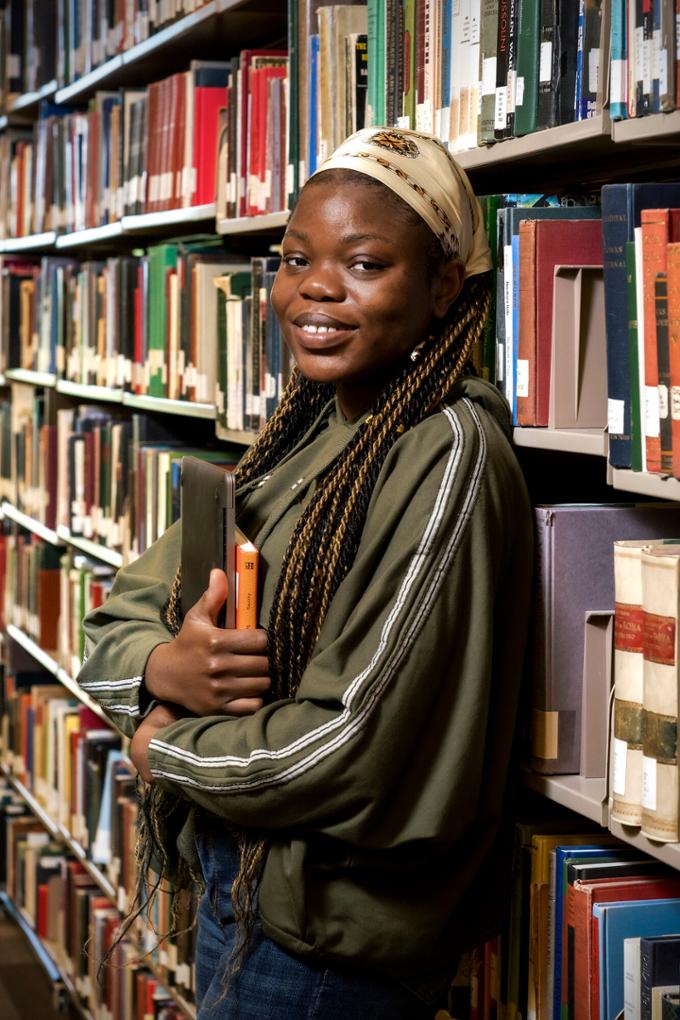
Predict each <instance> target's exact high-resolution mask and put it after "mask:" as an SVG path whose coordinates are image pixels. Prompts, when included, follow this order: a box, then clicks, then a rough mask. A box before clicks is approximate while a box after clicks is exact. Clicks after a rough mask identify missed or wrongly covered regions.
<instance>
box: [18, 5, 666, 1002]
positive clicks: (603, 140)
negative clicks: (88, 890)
mask: <svg viewBox="0 0 680 1020" xmlns="http://www.w3.org/2000/svg"><path fill="white" fill-rule="evenodd" d="M285 29H286V18H285V5H284V4H283V3H281V2H280V0H211V2H209V3H206V4H204V5H203V6H201V7H200V8H199V9H197V10H196V11H194V12H193V13H191V14H188V15H185V16H183V17H180V18H178V19H177V20H176V21H174V22H172V23H170V24H168V25H166V26H165V27H163V28H161V29H160V30H159V31H157V32H156V33H155V34H153V35H152V36H150V37H149V38H148V39H146V40H144V41H143V42H140V43H138V44H137V45H134V46H132V47H130V48H129V49H128V50H127V51H125V52H123V53H119V54H117V55H116V56H113V57H111V58H110V59H108V60H106V61H105V62H103V63H102V64H100V66H98V67H95V68H93V69H92V70H90V71H89V72H88V73H86V74H84V75H83V76H82V77H80V78H78V79H76V80H74V81H69V82H67V83H63V84H59V83H57V81H50V82H48V83H47V84H45V85H44V86H42V87H41V88H40V89H39V90H36V91H35V92H31V93H26V94H24V95H21V96H19V97H18V98H17V99H15V101H14V102H13V103H12V104H11V106H10V107H9V109H8V110H7V111H6V112H5V113H4V114H3V115H2V116H0V131H2V130H4V129H5V128H8V127H9V126H11V124H12V123H13V122H16V121H17V119H18V118H19V117H21V118H29V120H27V121H24V123H30V118H34V117H35V116H36V115H37V113H38V107H39V104H40V102H41V101H42V100H44V99H53V100H54V101H55V102H56V103H59V104H67V105H68V104H75V105H83V104H85V103H87V101H88V100H90V99H91V98H92V97H93V96H94V95H95V93H96V92H97V91H98V90H103V89H107V90H115V89H118V88H121V87H125V86H132V85H135V86H137V85H140V86H142V85H145V84H148V83H150V82H153V81H156V80H158V79H159V78H161V77H163V76H164V75H167V74H168V73H169V72H171V71H173V70H175V69H178V68H180V67H184V66H185V65H187V64H188V62H189V60H190V59H192V58H193V57H195V56H198V55H200V56H203V57H210V56H215V57H221V56H222V55H223V53H224V52H228V53H230V54H231V53H233V52H235V49H236V41H237V42H238V46H240V47H246V46H248V45H251V44H259V43H261V42H262V41H265V42H268V43H272V42H275V41H276V40H277V39H278V38H279V37H282V36H283V35H284V34H285ZM225 47H228V48H227V49H225ZM678 141H680V111H678V110H676V111H674V112H672V113H664V114H655V115H652V116H649V117H644V118H635V119H631V120H623V121H612V120H611V119H610V117H609V114H608V112H607V111H606V110H605V111H604V112H602V113H599V114H598V115H597V116H594V117H591V118H589V119H586V120H582V121H578V122H576V123H573V124H565V125H561V126H558V127H554V128H549V129H546V130H543V131H538V132H534V133H533V134H528V135H525V136H524V137H517V138H508V139H503V140H499V141H497V142H495V143H493V144H491V145H488V146H481V147H478V148H473V149H469V150H466V151H462V152H460V153H457V154H456V159H457V160H458V162H459V163H460V164H461V165H462V166H463V167H464V168H465V169H466V170H467V171H468V172H469V174H470V178H471V180H472V183H473V186H474V187H475V190H476V191H477V192H478V193H484V192H491V191H494V190H508V189H509V188H510V187H511V184H514V183H516V182H521V183H522V185H523V186H525V188H526V187H530V186H531V187H538V186H539V184H541V183H545V187H547V186H548V184H549V183H550V184H552V183H554V182H555V181H556V180H560V179H561V180H564V181H565V182H568V183H569V184H571V183H573V182H579V183H580V184H582V185H586V186H587V184H588V182H593V185H594V186H597V185H599V184H601V183H602V182H603V181H605V180H625V179H626V174H628V173H630V172H637V170H638V169H639V168H642V169H645V170H646V169H647V168H648V167H652V166H653V165H654V164H655V163H658V164H659V165H660V166H662V167H663V168H664V171H665V172H667V171H668V168H669V167H671V166H672V165H673V160H677V145H678ZM676 173H677V168H676ZM525 188H524V189H525ZM288 216H289V213H288V211H285V210H282V211H278V212H272V213H268V214H263V215H259V216H254V217H243V216H239V217H234V218H225V217H223V216H220V215H219V214H218V211H217V207H216V204H215V203H204V204H201V205H197V206H189V207H186V208H180V209H170V210H164V211H161V212H149V213H141V214H137V215H130V216H123V217H122V218H121V219H119V220H116V221H114V222H110V223H105V224H102V225H100V226H95V227H90V228H88V229H84V230H80V231H74V232H70V233H69V232H62V231H58V230H50V231H44V232H41V233H36V234H29V235H27V236H23V237H17V238H6V239H4V240H0V255H3V254H6V255H12V254H16V255H31V254H35V255H41V254H50V255H56V256H59V255H62V256H70V255H78V256H80V255H81V253H83V254H86V255H88V256H90V255H92V256H93V257H99V255H100V253H106V254H110V253H111V252H115V253H118V252H123V251H125V252H127V251H129V250H131V248H132V247H134V246H135V245H139V246H140V247H141V246H144V245H145V244H146V243H147V242H154V241H158V240H159V239H161V238H167V237H171V236H177V235H178V234H180V233H194V232H198V231H204V230H206V231H211V232H214V233H216V234H217V235H220V236H222V237H223V238H226V239H229V240H233V241H234V242H239V243H240V242H241V241H246V242H248V240H249V239H252V243H253V245H254V244H256V243H259V244H260V250H263V249H264V250H266V249H267V246H268V244H270V243H271V242H272V240H275V239H278V238H280V236H281V233H282V231H283V229H284V228H285V225H286V222H287V219H288ZM102 257H103V254H102ZM5 381H6V382H16V383H27V384H30V385H32V386H34V387H36V388H45V389H54V390H55V392H56V393H57V394H61V395H63V396H64V397H69V398H72V399H73V400H78V401H83V402H95V403H96V402H102V403H108V404H113V405H117V404H120V405H121V406H122V407H123V408H130V409H131V410H135V411H148V412H151V413H160V414H163V415H165V416H168V417H170V416H176V417H178V418H196V419H204V420H205V421H208V422H209V421H214V420H215V419H216V417H217V414H216V408H215V404H214V403H209V402H190V401H187V400H174V399H168V398H164V397H157V396H152V395H146V394H145V395H141V394H135V393H131V392H127V391H123V390H120V389H116V388H112V387H101V386H93V385H85V384H81V383H75V382H72V381H70V380H66V379H62V378H58V377H57V376H56V375H55V374H53V373H45V372H35V371H31V370H28V369H8V370H7V371H6V372H5V376H4V380H0V385H2V384H3V383H4V382H5ZM255 435H256V433H255V432H254V431H252V430H240V431H239V430H233V429H231V430H227V429H224V428H222V427H219V428H218V429H217V436H218V438H219V439H221V440H225V441H227V442H230V443H233V444H237V445H239V444H240V445H244V446H247V445H248V444H249V443H251V442H252V441H253V440H254V438H255ZM607 438H608V437H607V433H606V431H603V430H597V429H591V430H576V429H547V428H516V429H514V441H515V444H516V445H517V447H520V448H525V449H529V450H536V451H540V452H541V453H543V454H552V453H554V454H556V455H557V457H559V456H560V455H561V454H572V455H576V456H577V457H584V458H589V459H590V460H593V459H594V458H601V459H602V462H603V463H602V472H603V474H605V472H606V473H607V481H608V482H609V484H610V485H611V486H612V487H613V488H614V489H620V490H623V491H628V492H631V493H639V494H641V495H644V496H649V497H653V498H659V499H670V500H678V501H680V481H678V480H677V479H674V478H663V477H661V476H653V475H646V474H642V473H636V472H632V471H621V470H617V469H610V468H609V469H608V468H607V466H606V457H607V452H608V442H607ZM2 512H3V515H4V516H5V518H7V519H9V520H12V521H14V522H15V523H16V524H18V525H19V526H20V527H22V528H25V529H27V530H29V531H31V532H32V533H33V534H35V535H36V536H37V537H39V538H41V539H43V540H44V541H47V542H49V543H50V544H52V545H64V546H71V547H72V548H74V549H77V550H79V551H81V552H84V553H86V554H87V555H88V556H90V557H92V558H94V559H97V560H99V561H101V562H103V563H106V564H109V565H111V566H113V567H120V566H121V565H122V563H123V557H122V555H121V554H120V553H118V552H116V551H114V550H110V549H108V548H106V547H105V546H103V545H101V544H99V543H97V542H93V541H90V540H88V539H86V538H82V537H78V536H73V535H71V533H70V532H69V530H68V529H67V528H64V527H62V526H59V527H57V529H56V530H52V529H49V528H46V527H45V526H44V525H42V524H41V523H40V522H39V521H36V520H34V519H33V518H31V517H30V516H28V515H27V514H24V513H22V512H21V511H19V510H17V509H16V508H15V507H13V506H12V505H11V504H10V503H8V502H5V503H3V505H2ZM5 630H6V634H7V637H8V638H9V639H11V640H12V641H14V642H16V643H17V644H18V645H20V646H21V647H22V648H23V649H24V651H26V652H27V653H28V654H29V655H31V656H32V657H33V658H34V659H35V661H36V662H37V663H39V664H40V665H41V666H42V667H43V668H44V669H46V670H47V671H48V672H50V673H52V674H53V675H54V676H56V677H57V678H58V679H59V680H60V681H61V683H62V684H63V686H64V688H65V689H66V690H68V691H69V692H70V693H71V694H73V695H74V696H75V697H77V698H78V699H79V700H80V701H81V702H82V703H83V704H84V705H86V706H87V707H89V708H91V709H92V710H93V711H95V712H96V713H97V715H98V716H99V717H100V718H102V719H105V718H106V716H105V715H104V713H103V712H102V710H101V709H100V708H99V706H98V705H97V704H96V703H95V702H93V701H92V699H91V698H89V697H88V696H87V695H86V694H85V693H84V691H82V689H80V688H79V687H78V685H77V684H76V682H75V680H74V679H73V677H71V676H70V675H69V674H68V673H67V672H66V670H64V669H63V668H62V667H61V666H60V665H59V663H58V662H57V661H56V660H55V659H54V657H53V656H52V655H50V654H49V652H50V650H45V649H42V648H41V647H40V646H39V645H38V644H36V642H34V641H33V640H32V639H31V638H30V637H29V636H28V635H27V634H25V633H24V632H23V631H22V630H21V629H20V628H18V627H15V626H14V625H12V624H8V625H7V626H6V628H5ZM0 771H2V773H3V774H4V775H6V777H7V778H8V780H9V781H10V783H11V784H12V785H13V787H14V788H15V789H16V790H17V792H18V793H19V794H20V796H21V797H22V798H23V800H24V801H25V802H26V803H27V805H28V806H29V808H30V810H31V811H33V813H34V814H35V815H36V817H38V818H39V819H40V821H41V823H42V824H43V825H44V826H45V828H46V829H47V831H48V832H50V833H51V834H52V835H54V836H55V837H56V838H59V839H61V840H62V841H64V842H65V843H66V845H68V846H69V848H70V849H71V851H72V852H73V853H74V854H75V856H76V857H77V858H78V859H79V860H81V861H82V863H83V865H84V866H85V868H86V869H87V870H88V872H89V873H90V874H91V875H92V877H93V878H94V879H95V881H96V882H97V884H98V886H99V888H100V889H101V890H102V892H103V893H104V894H105V895H106V896H108V897H109V898H110V899H111V900H112V901H113V902H116V901H117V900H118V895H117V890H115V889H114V887H113V885H112V884H111V883H110V882H109V880H108V879H107V877H106V875H105V874H104V873H103V872H101V871H100V870H99V869H97V868H96V866H94V865H93V864H92V863H91V862H90V861H88V860H87V857H86V855H85V851H84V850H83V849H82V848H81V847H79V846H78V844H77V843H76V842H75V841H74V840H73V839H72V838H71V836H70V834H69V833H68V832H67V831H66V830H65V829H64V828H63V826H60V825H58V824H57V823H56V822H55V821H54V820H53V819H51V818H50V817H49V815H48V813H47V812H46V811H45V809H44V808H42V806H41V805H40V804H39V803H38V802H37V801H36V799H35V798H34V797H33V795H32V794H31V793H30V791H29V790H27V789H26V788H25V787H24V786H23V784H21V783H20V782H19V781H18V780H17V779H16V777H13V776H12V775H11V773H10V772H9V770H7V769H6V767H5V766H2V765H0ZM522 777H523V782H524V783H525V784H526V785H527V786H528V787H529V788H530V789H532V790H533V791H534V792H536V793H539V794H541V795H542V796H545V797H547V798H549V799H550V800H553V801H555V802H556V803H558V804H560V805H562V806H564V807H565V808H568V809H570V810H572V811H575V812H577V813H578V814H581V815H583V816H584V817H585V818H588V819H590V820H591V821H594V822H595V823H597V824H598V825H601V826H603V827H605V828H609V830H610V831H611V832H612V833H613V834H614V835H616V836H617V837H618V838H620V839H621V840H623V841H624V842H628V843H630V844H632V845H634V846H636V847H638V848H639V849H642V850H644V851H645V852H646V853H648V854H650V855H651V856H653V857H656V858H658V859H659V860H662V861H665V862H666V863H668V864H670V865H672V866H673V867H675V868H680V845H676V844H657V843H654V842H652V841H650V840H648V839H646V837H642V836H640V835H639V834H637V833H635V832H634V831H632V830H629V829H628V828H627V827H623V826H620V825H619V824H618V823H616V822H615V821H614V820H613V819H611V818H610V817H609V809H608V799H607V782H606V780H605V779H583V778H582V777H580V776H576V775H571V776H541V775H538V774H537V773H534V772H531V771H530V770H529V769H523V771H522ZM15 913H16V912H15ZM22 921H23V925H22V926H25V925H26V924H27V922H26V919H25V918H23V917H22ZM20 923H21V922H20ZM27 934H29V937H31V939H32V941H33V940H35V939H37V936H36V935H35V933H34V932H33V931H32V929H30V926H29V929H28V932H27ZM38 943H39V940H38ZM48 956H49V954H48ZM49 959H50V960H51V958H49ZM51 964H52V967H54V968H55V971H56V972H57V973H58V969H57V968H56V964H55V963H54V961H53V960H51ZM168 991H169V993H170V994H171V995H172V997H173V998H174V999H175V1001H176V1002H177V1004H178V1006H180V1008H181V1009H182V1010H183V1011H184V1012H185V1013H186V1014H187V1015H188V1016H191V1015H192V1013H193V1012H194V1011H193V1007H192V1006H191V1004H190V1003H188V1002H187V1001H186V1000H185V999H184V998H183V997H182V996H181V994H180V993H179V992H178V991H177V990H176V989H172V988H170V989H168ZM70 992H71V994H72V995H73V997H74V999H75V1001H76V1002H77V1001H78V997H77V993H76V991H75V989H70ZM80 1008H81V1012H82V1007H80ZM83 1015H84V1016H87V1015H88V1014H87V1013H86V1012H83Z"/></svg>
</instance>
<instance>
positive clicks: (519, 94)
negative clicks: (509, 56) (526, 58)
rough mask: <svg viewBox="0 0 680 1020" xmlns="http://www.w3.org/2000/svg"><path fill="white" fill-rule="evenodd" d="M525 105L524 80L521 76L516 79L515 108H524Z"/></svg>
mask: <svg viewBox="0 0 680 1020" xmlns="http://www.w3.org/2000/svg"><path fill="white" fill-rule="evenodd" d="M523 103H524V78H523V77H522V76H520V75H518V76H517V78H516V79H515V106H516V107H517V106H522V104H523Z"/></svg>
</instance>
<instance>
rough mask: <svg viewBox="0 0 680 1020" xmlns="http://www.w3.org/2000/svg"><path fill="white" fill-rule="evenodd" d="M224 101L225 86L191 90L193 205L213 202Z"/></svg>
mask: <svg viewBox="0 0 680 1020" xmlns="http://www.w3.org/2000/svg"><path fill="white" fill-rule="evenodd" d="M226 97H227V90H226V86H220V87H219V88H202V87H197V88H196V89H195V90H194V111H195V112H194V166H195V167H196V191H195V193H194V199H193V202H192V205H208V204H209V203H211V202H214V201H215V175H216V173H217V122H218V115H219V110H220V108H221V107H222V106H224V104H225V102H226Z"/></svg>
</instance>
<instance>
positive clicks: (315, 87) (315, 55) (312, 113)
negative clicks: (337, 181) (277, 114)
mask: <svg viewBox="0 0 680 1020" xmlns="http://www.w3.org/2000/svg"><path fill="white" fill-rule="evenodd" d="M318 103H319V36H318V35H312V36H310V37H309V113H308V117H307V123H308V124H309V156H308V168H309V169H308V176H309V177H311V176H312V174H313V173H314V171H315V170H316V156H317V148H318V145H319V138H318V126H319V111H318Z"/></svg>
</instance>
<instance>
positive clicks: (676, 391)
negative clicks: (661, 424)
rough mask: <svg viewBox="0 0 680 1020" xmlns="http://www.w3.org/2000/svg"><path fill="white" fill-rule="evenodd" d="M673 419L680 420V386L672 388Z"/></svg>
mask: <svg viewBox="0 0 680 1020" xmlns="http://www.w3.org/2000/svg"><path fill="white" fill-rule="evenodd" d="M671 418H673V419H674V420H675V421H677V420H678V418H680V386H671Z"/></svg>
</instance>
